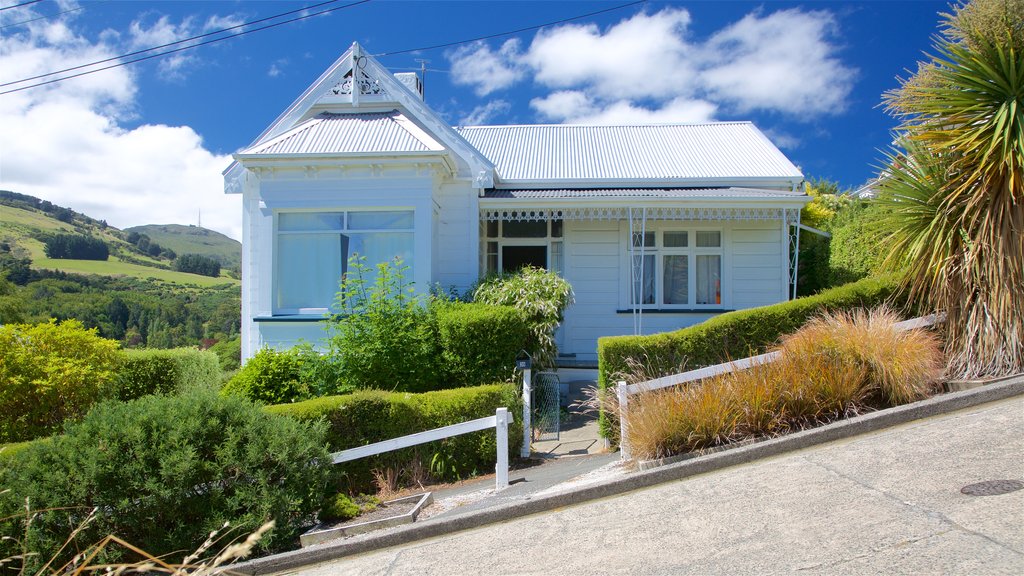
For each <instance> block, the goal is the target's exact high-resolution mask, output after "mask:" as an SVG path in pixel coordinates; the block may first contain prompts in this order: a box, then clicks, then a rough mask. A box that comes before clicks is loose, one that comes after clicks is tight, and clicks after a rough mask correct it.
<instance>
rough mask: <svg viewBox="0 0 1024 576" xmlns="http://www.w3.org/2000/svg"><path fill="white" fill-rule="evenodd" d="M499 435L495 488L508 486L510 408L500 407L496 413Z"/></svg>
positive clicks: (496, 426)
mask: <svg viewBox="0 0 1024 576" xmlns="http://www.w3.org/2000/svg"><path fill="white" fill-rule="evenodd" d="M494 420H495V422H494V424H495V426H494V431H495V434H496V435H497V440H498V442H497V444H498V463H497V464H496V465H495V466H494V490H495V491H498V490H504V489H505V488H508V409H507V408H498V410H497V411H496V412H495V414H494Z"/></svg>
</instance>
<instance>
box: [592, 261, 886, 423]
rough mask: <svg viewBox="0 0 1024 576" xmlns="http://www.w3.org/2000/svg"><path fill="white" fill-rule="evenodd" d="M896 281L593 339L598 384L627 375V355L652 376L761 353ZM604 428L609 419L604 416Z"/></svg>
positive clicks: (877, 295) (874, 299)
mask: <svg viewBox="0 0 1024 576" xmlns="http://www.w3.org/2000/svg"><path fill="white" fill-rule="evenodd" d="M895 290H896V281H895V279H893V278H890V277H882V278H867V279H864V280H861V281H859V282H855V283H853V284H847V285H845V286H839V287H836V288H832V289H829V290H825V291H823V292H821V293H819V294H816V295H814V296H807V297H804V298H797V299H796V300H790V301H787V302H781V303H779V304H772V305H771V306H761V307H759V308H749V309H746V310H737V311H735V312H727V313H725V314H720V315H718V316H716V317H714V318H712V319H710V320H707V321H705V322H702V323H700V324H697V325H694V326H690V327H688V328H683V329H681V330H676V331H675V332H663V333H660V334H652V335H649V336H611V337H604V338H600V339H598V341H597V361H598V386H599V388H600V389H602V390H603V389H604V388H606V387H607V386H608V384H609V383H610V382H612V381H613V380H615V379H628V377H627V374H628V372H629V370H630V365H629V362H628V359H630V358H633V359H642V360H643V362H644V365H645V368H646V370H647V372H648V374H650V376H651V377H652V378H656V377H660V376H665V375H667V374H674V373H678V372H682V371H685V370H689V369H692V368H699V367H702V366H710V365H713V364H719V363H721V362H725V361H727V360H728V359H730V358H744V357H747V356H750V355H753V354H759V353H761V352H763V351H765V350H767V349H768V348H769V347H771V346H773V345H774V344H775V343H776V342H778V340H779V338H780V337H781V336H782V335H784V334H787V333H791V332H794V331H796V330H797V329H798V328H799V327H800V326H801V325H802V324H803V323H804V322H805V321H807V319H809V318H811V317H813V316H814V315H816V314H820V313H822V312H825V311H829V310H847V309H852V308H863V307H872V306H876V305H878V304H881V303H882V302H885V301H887V300H890V299H892V298H893V297H894V292H895ZM601 429H602V433H603V434H605V435H606V436H607V435H608V434H609V433H610V430H611V424H610V423H609V422H608V421H607V419H606V418H605V417H604V416H603V415H602V418H601Z"/></svg>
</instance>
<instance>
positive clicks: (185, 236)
mask: <svg viewBox="0 0 1024 576" xmlns="http://www.w3.org/2000/svg"><path fill="white" fill-rule="evenodd" d="M124 231H125V232H137V233H139V234H145V235H146V236H149V237H150V238H151V239H152V240H153V241H154V242H157V243H158V244H160V245H161V246H164V247H167V248H170V249H171V250H174V251H175V252H177V253H178V254H202V255H203V256H209V257H210V258H213V259H214V260H217V261H218V262H220V264H221V266H222V267H224V268H231V269H235V270H237V269H238V268H239V267H240V266H241V263H242V244H241V243H240V242H239V241H238V240H235V239H233V238H229V237H227V236H225V235H223V234H221V233H220V232H215V231H213V230H207V229H206V228H200V227H198V226H191V225H190V226H184V225H181V224H147V225H144V226H132V227H131V228H125V229H124Z"/></svg>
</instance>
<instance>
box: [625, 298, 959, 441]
mask: <svg viewBox="0 0 1024 576" xmlns="http://www.w3.org/2000/svg"><path fill="white" fill-rule="evenodd" d="M897 321H898V318H897V317H896V315H895V314H894V313H893V312H891V311H889V310H887V309H884V308H883V309H878V310H875V311H872V312H864V311H863V310H860V311H856V312H853V313H846V312H839V313H836V314H826V315H823V316H819V317H815V318H813V319H811V320H810V321H809V322H808V323H807V324H805V325H804V327H802V328H801V329H800V330H798V331H797V332H796V333H795V334H792V335H791V336H787V337H786V338H785V339H784V340H783V342H782V345H781V347H780V348H779V349H780V351H781V352H782V355H781V357H780V359H779V360H777V361H775V362H772V363H769V364H761V365H758V366H755V367H753V368H749V369H746V370H739V371H736V372H732V373H728V374H724V375H721V376H718V377H714V378H710V379H708V380H705V381H702V382H695V383H692V384H690V385H687V386H679V387H674V388H669V389H663V390H657V391H653V392H647V393H642V394H639V395H636V396H634V397H632V398H631V399H630V402H629V420H628V423H629V424H628V430H627V433H628V434H629V442H630V447H631V449H632V451H633V454H634V455H635V456H636V457H638V458H641V459H650V458H662V457H666V456H672V455H675V454H679V453H683V452H688V451H692V450H700V449H703V448H709V447H714V446H719V445H723V444H728V443H730V442H734V441H738V440H743V439H746V438H760V437H766V436H776V435H778V434H783V433H786V432H789V431H792V430H800V429H803V428H807V427H810V426H816V425H819V424H822V423H826V422H830V421H833V420H837V419H841V418H846V417H849V416H853V415H856V414H858V413H860V412H863V411H866V410H874V409H879V408H885V407H889V406H895V405H899V404H904V403H907V402H912V401H914V400H918V399H921V398H925V397H927V396H928V395H930V394H931V393H933V392H934V391H935V386H934V385H935V382H936V378H937V376H938V375H939V374H940V372H941V370H942V365H943V363H942V357H941V353H940V344H939V341H938V338H937V337H936V336H935V335H934V334H933V333H930V332H926V331H923V330H910V331H900V330H897V329H896V328H895V324H896V322H897Z"/></svg>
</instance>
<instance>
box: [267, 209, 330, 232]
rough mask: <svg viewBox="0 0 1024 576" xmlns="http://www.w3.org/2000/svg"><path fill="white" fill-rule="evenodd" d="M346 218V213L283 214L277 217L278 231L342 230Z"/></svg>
mask: <svg viewBox="0 0 1024 576" xmlns="http://www.w3.org/2000/svg"><path fill="white" fill-rule="evenodd" d="M344 218H345V213H344V212H282V213H281V214H278V215H277V229H278V230H282V231H285V232H291V231H297V230H342V229H343V228H344V226H343V224H344Z"/></svg>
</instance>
